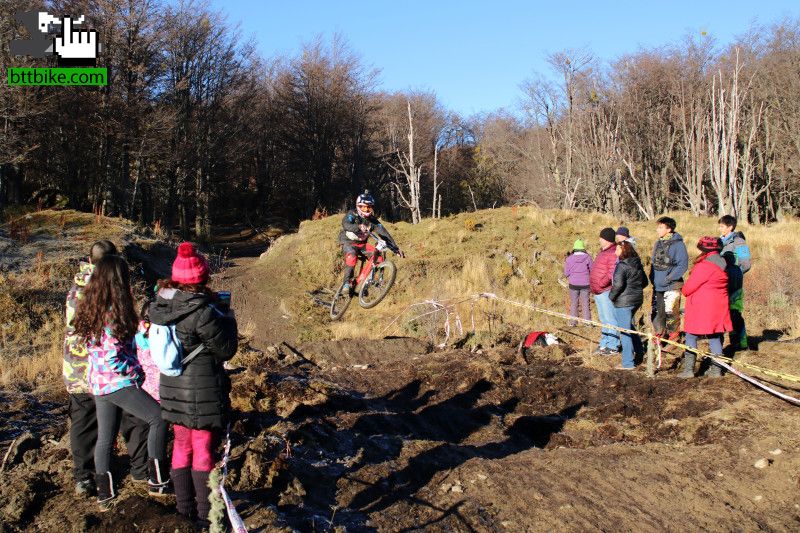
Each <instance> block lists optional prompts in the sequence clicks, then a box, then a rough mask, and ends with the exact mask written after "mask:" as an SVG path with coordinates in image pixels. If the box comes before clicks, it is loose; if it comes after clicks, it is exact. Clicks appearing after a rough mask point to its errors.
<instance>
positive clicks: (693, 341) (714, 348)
mask: <svg viewBox="0 0 800 533" xmlns="http://www.w3.org/2000/svg"><path fill="white" fill-rule="evenodd" d="M722 336H723V335H722V333H713V334H711V335H695V334H694V333H686V341H685V342H686V346H688V347H689V348H697V339H698V338H701V337H705V338H706V339H708V348H709V350H711V353H713V354H714V355H722Z"/></svg>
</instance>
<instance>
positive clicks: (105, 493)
mask: <svg viewBox="0 0 800 533" xmlns="http://www.w3.org/2000/svg"><path fill="white" fill-rule="evenodd" d="M95 482H96V485H97V505H98V506H99V507H100V512H105V511H108V510H109V509H111V506H112V505H113V503H114V498H116V497H117V493H116V492H115V491H114V478H113V477H112V476H111V472H105V473H103V474H96V475H95Z"/></svg>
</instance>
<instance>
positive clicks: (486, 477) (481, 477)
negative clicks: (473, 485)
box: [478, 474, 489, 481]
mask: <svg viewBox="0 0 800 533" xmlns="http://www.w3.org/2000/svg"><path fill="white" fill-rule="evenodd" d="M478 479H480V480H481V481H486V480H487V479H489V476H487V475H485V474H478Z"/></svg>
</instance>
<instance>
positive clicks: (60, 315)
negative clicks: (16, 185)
mask: <svg viewBox="0 0 800 533" xmlns="http://www.w3.org/2000/svg"><path fill="white" fill-rule="evenodd" d="M10 226H13V227H14V228H15V229H16V231H17V232H20V233H21V234H25V235H26V236H27V239H26V241H27V243H30V245H31V246H33V245H34V244H36V245H37V246H43V248H42V251H40V252H39V253H37V254H36V255H35V258H34V260H33V261H32V264H31V267H30V268H29V269H27V270H26V271H21V272H19V271H18V272H12V273H6V274H0V386H2V387H11V388H23V389H30V388H33V387H41V386H47V387H51V386H54V385H56V384H58V383H59V382H60V379H61V362H62V343H63V340H64V302H65V299H66V293H67V291H68V290H69V287H70V285H71V283H72V278H73V276H74V275H75V272H76V270H77V265H78V258H80V257H85V255H86V253H87V252H88V248H89V245H90V244H91V243H92V242H94V241H96V240H98V239H109V240H111V241H113V242H114V243H115V244H117V246H120V247H121V246H122V245H123V241H124V236H125V234H126V233H128V232H130V231H131V230H132V229H133V226H132V224H131V223H130V222H128V221H126V220H124V219H118V218H108V217H97V216H95V215H93V214H90V213H81V212H78V211H72V210H64V211H54V210H44V211H35V212H29V213H21V214H19V216H16V217H14V218H11V219H10V220H9V221H8V223H7V224H6V225H5V228H6V229H8V228H9V227H10ZM12 238H13V235H12ZM44 238H49V239H50V241H49V242H47V243H45V242H44V241H43V240H42V239H44ZM37 239H38V240H37ZM19 244H20V245H25V244H26V242H19ZM44 250H47V252H45V251H44Z"/></svg>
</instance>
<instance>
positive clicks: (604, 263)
mask: <svg viewBox="0 0 800 533" xmlns="http://www.w3.org/2000/svg"><path fill="white" fill-rule="evenodd" d="M615 239H616V234H615V233H614V229H613V228H603V229H602V230H601V231H600V249H601V250H600V253H599V254H597V257H595V258H594V263H592V269H591V271H590V272H589V288H590V289H591V291H592V294H594V304H595V305H596V306H597V316H598V317H599V319H600V322H602V323H603V324H609V325H612V326H616V322H615V321H614V306H613V305H612V304H611V299H610V298H609V292H610V291H611V279H612V278H613V275H614V266H615V265H616V264H617V256H616V255H615V253H614V251H615V248H614V241H615ZM619 346H620V340H619V333H617V331H616V330H613V329H610V328H603V329H602V330H601V331H600V346H598V348H597V350H596V351H595V353H596V354H597V355H614V354H616V353H617V352H619Z"/></svg>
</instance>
